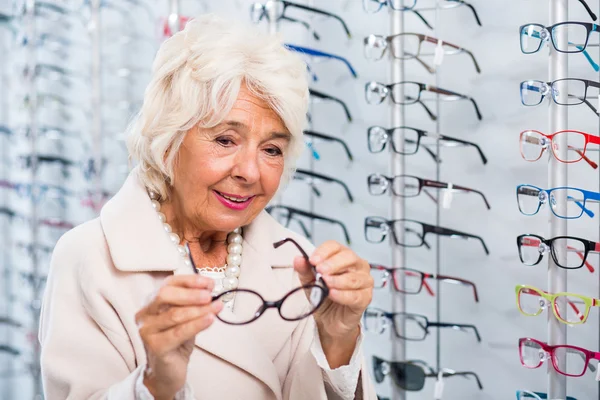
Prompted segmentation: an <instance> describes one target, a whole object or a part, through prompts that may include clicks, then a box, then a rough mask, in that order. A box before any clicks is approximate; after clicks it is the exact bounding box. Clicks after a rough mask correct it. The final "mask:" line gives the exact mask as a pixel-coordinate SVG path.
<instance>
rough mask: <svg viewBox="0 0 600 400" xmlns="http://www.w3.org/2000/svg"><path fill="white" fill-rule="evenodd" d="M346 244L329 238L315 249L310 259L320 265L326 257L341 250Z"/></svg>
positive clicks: (314, 263)
mask: <svg viewBox="0 0 600 400" xmlns="http://www.w3.org/2000/svg"><path fill="white" fill-rule="evenodd" d="M343 247H344V246H343V245H342V244H340V243H339V242H336V241H335V240H328V241H326V242H325V243H323V244H322V245H320V246H319V247H317V248H316V249H315V251H314V252H313V253H312V255H311V256H310V258H309V259H308V260H309V261H310V262H311V263H312V264H313V265H318V264H320V263H321V262H323V261H324V260H325V259H326V258H329V257H331V256H332V255H333V254H335V253H337V252H338V251H340V250H341V249H342V248H343Z"/></svg>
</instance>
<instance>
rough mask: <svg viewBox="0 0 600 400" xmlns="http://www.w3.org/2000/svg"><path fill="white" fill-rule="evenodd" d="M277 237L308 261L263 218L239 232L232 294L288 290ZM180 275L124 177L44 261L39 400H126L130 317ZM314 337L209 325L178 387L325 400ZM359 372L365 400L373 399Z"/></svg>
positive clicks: (288, 251)
mask: <svg viewBox="0 0 600 400" xmlns="http://www.w3.org/2000/svg"><path fill="white" fill-rule="evenodd" d="M285 237H293V238H295V239H296V240H297V241H299V243H300V244H301V245H302V246H303V247H304V249H305V250H306V251H307V252H308V253H309V254H310V253H311V252H312V250H313V247H312V245H310V243H308V241H307V240H306V239H305V238H302V237H299V235H297V234H295V233H293V232H291V231H289V230H288V229H286V228H284V227H283V226H281V225H280V224H279V223H277V221H275V220H274V219H273V218H272V217H271V216H270V215H269V214H267V213H266V212H264V211H263V212H262V213H261V214H260V215H259V216H258V217H256V219H255V220H254V221H253V222H252V223H251V224H250V225H249V226H248V227H246V228H245V229H244V242H243V261H242V265H241V269H242V274H241V276H240V287H242V288H251V289H254V290H256V291H258V292H259V293H261V294H262V295H263V296H264V297H265V298H266V299H267V300H274V299H278V298H280V297H282V296H283V295H284V294H285V293H286V292H287V291H289V290H290V289H291V288H293V287H295V286H297V285H298V278H297V276H296V274H295V273H294V270H293V268H292V265H291V263H292V260H293V259H294V257H295V256H296V255H297V250H296V249H295V248H294V246H291V245H290V246H288V245H285V246H282V247H280V248H279V249H274V248H273V246H272V243H273V242H276V241H278V240H281V239H283V238H285ZM190 273H192V271H191V269H190V267H188V266H186V265H185V264H184V260H183V258H182V257H181V256H180V255H179V254H178V251H177V249H176V247H175V246H174V245H173V244H172V243H171V242H170V241H169V240H168V238H167V236H166V234H165V232H164V231H163V229H162V225H161V223H160V221H159V219H158V217H157V215H156V212H155V211H154V209H153V208H152V206H151V204H150V200H149V198H148V196H147V194H146V191H145V189H144V188H143V187H142V186H141V184H140V183H139V180H138V178H137V177H136V175H135V173H132V174H131V175H130V176H129V178H128V179H127V181H126V182H125V184H124V185H123V187H122V188H121V190H120V191H119V192H118V193H117V195H116V196H115V197H114V198H113V199H111V200H110V201H109V202H108V203H107V204H106V206H105V207H104V208H103V209H102V211H101V213H100V218H98V219H95V220H92V221H90V222H87V223H85V224H83V225H81V226H78V227H77V228H75V229H73V230H71V231H70V232H68V233H67V234H65V235H64V236H63V237H62V238H61V239H60V240H59V242H58V243H57V245H56V248H55V250H54V254H53V256H52V262H51V268H50V273H49V276H48V284H47V287H46V292H45V297H44V303H43V306H42V315H41V319H40V342H41V345H42V358H41V364H42V377H43V384H44V390H45V393H46V399H47V400H64V399H69V400H84V399H113V400H117V399H118V400H133V399H134V398H135V397H134V383H135V381H136V379H137V378H138V376H139V374H140V371H141V368H142V367H143V365H144V364H145V362H146V354H145V351H144V346H143V343H142V341H141V339H140V336H139V334H138V329H137V327H136V323H135V321H134V316H135V314H136V312H137V311H138V310H139V309H140V308H141V307H142V306H143V304H144V303H145V301H147V300H148V299H149V296H151V295H152V294H153V293H154V292H155V290H156V289H157V288H158V287H160V286H161V283H162V281H163V280H164V279H165V278H166V277H167V276H169V275H171V274H190ZM243 306H244V304H236V305H235V307H234V312H235V308H236V307H243ZM298 306H301V305H298ZM224 312H225V311H224ZM228 312H229V311H228ZM313 338H314V320H313V319H312V318H307V319H304V320H301V321H297V322H286V321H284V320H282V319H281V318H280V317H279V315H278V313H277V311H276V310H274V309H270V310H268V311H267V312H265V314H263V316H262V317H261V318H260V319H258V320H257V321H255V322H253V323H251V324H249V325H245V326H231V325H227V324H224V323H222V322H221V321H219V320H216V321H215V323H214V324H213V325H212V326H211V327H210V328H209V329H207V330H205V331H203V332H201V333H200V334H198V335H197V336H196V348H195V350H194V352H193V353H192V356H191V359H190V363H189V369H188V378H187V379H188V383H190V384H191V386H192V388H193V390H194V393H195V397H196V399H198V400H205V399H210V400H212V399H219V400H221V399H223V400H229V399H231V400H234V399H235V400H237V399H244V400H253V399H256V400H258V399H261V400H262V399H294V400H313V399H314V400H322V399H326V398H327V394H326V386H327V385H328V383H326V382H324V379H323V371H322V370H321V369H320V368H319V367H318V365H317V363H316V361H315V359H314V357H313V355H312V353H311V352H310V344H311V343H312V340H313ZM362 365H363V366H362V372H361V375H362V385H363V393H364V398H365V399H367V400H375V399H376V395H375V391H374V389H373V386H372V383H371V380H370V377H369V372H368V370H367V367H366V363H365V362H364V360H363V361H362ZM329 392H331V390H329V388H328V389H327V393H329ZM329 398H334V396H331V395H330V397H329Z"/></svg>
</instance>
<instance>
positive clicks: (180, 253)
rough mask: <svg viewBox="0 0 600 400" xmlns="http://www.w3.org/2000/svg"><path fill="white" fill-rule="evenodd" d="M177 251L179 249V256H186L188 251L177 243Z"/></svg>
mask: <svg viewBox="0 0 600 400" xmlns="http://www.w3.org/2000/svg"><path fill="white" fill-rule="evenodd" d="M177 251H179V255H180V256H181V257H188V252H187V250H186V248H185V247H183V246H182V245H177Z"/></svg>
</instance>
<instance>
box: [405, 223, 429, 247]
mask: <svg viewBox="0 0 600 400" xmlns="http://www.w3.org/2000/svg"><path fill="white" fill-rule="evenodd" d="M404 231H406V232H410V233H413V234H415V235H417V236H418V237H420V238H421V240H423V245H424V246H425V247H426V248H427V250H431V246H430V245H429V243H427V241H426V240H425V235H421V234H420V233H419V232H417V231H415V230H414V229H411V228H404Z"/></svg>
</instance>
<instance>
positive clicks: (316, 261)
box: [308, 254, 323, 265]
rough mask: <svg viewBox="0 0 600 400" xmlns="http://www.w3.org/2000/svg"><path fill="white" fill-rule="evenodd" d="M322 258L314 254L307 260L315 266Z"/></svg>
mask: <svg viewBox="0 0 600 400" xmlns="http://www.w3.org/2000/svg"><path fill="white" fill-rule="evenodd" d="M322 259H323V258H322V257H321V256H320V255H318V254H314V255H312V256H310V258H309V259H308V260H309V261H310V262H311V263H312V264H313V265H317V264H318V263H320V262H321V260H322Z"/></svg>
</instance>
